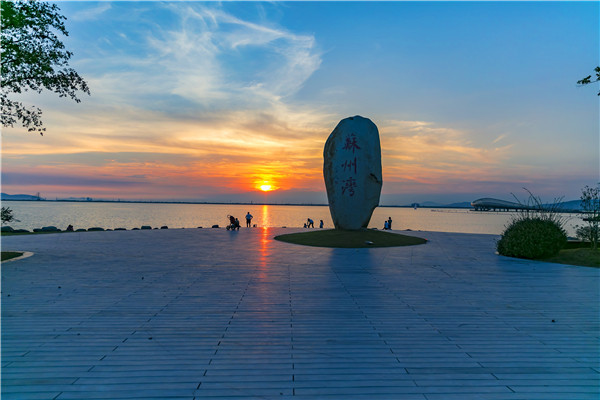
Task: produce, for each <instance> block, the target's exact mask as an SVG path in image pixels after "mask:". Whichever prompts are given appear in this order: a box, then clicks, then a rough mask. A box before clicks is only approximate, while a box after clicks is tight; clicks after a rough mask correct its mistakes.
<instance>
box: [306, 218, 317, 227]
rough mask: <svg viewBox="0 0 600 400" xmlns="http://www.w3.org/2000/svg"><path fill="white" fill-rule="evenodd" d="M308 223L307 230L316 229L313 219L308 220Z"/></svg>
mask: <svg viewBox="0 0 600 400" xmlns="http://www.w3.org/2000/svg"><path fill="white" fill-rule="evenodd" d="M306 222H307V224H306V227H307V228H314V227H315V222H314V221H313V220H312V219H310V218H308V219H307V220H306Z"/></svg>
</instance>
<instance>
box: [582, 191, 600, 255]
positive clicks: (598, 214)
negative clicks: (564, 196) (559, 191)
mask: <svg viewBox="0 0 600 400" xmlns="http://www.w3.org/2000/svg"><path fill="white" fill-rule="evenodd" d="M580 199H581V210H582V213H581V214H582V218H583V220H584V221H586V222H587V226H586V227H583V228H579V229H578V233H579V234H580V235H581V236H582V237H583V238H584V239H587V240H589V241H590V242H591V244H592V248H593V249H597V248H598V239H599V236H600V183H598V184H597V185H596V187H590V186H587V185H586V186H585V187H584V188H583V189H582V190H581V197H580Z"/></svg>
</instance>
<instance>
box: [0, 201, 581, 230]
mask: <svg viewBox="0 0 600 400" xmlns="http://www.w3.org/2000/svg"><path fill="white" fill-rule="evenodd" d="M2 204H3V206H7V207H10V208H11V209H12V210H13V211H14V213H13V214H14V215H15V217H16V218H17V219H19V220H20V222H13V223H11V224H10V225H11V226H12V227H13V228H15V229H17V228H24V229H29V230H32V229H34V228H41V227H43V226H50V225H52V226H56V227H58V228H60V229H65V228H66V227H67V225H69V224H71V225H73V227H74V228H75V229H78V228H85V229H87V228H91V227H96V226H98V227H102V228H105V229H114V228H126V229H132V228H139V227H141V226H142V225H150V226H152V227H153V228H156V227H158V228H160V227H161V226H163V225H166V226H168V227H169V228H197V227H200V226H201V227H204V228H210V227H211V226H212V225H216V224H218V225H219V226H221V227H224V226H225V225H226V224H227V223H228V218H227V217H228V215H233V216H235V217H237V218H239V220H240V221H241V224H242V226H245V224H246V220H245V219H244V216H245V215H246V213H247V212H248V211H250V214H252V215H253V216H254V219H253V220H252V223H253V224H256V225H257V226H259V227H282V226H286V227H290V228H291V227H302V226H303V224H304V222H305V221H306V219H307V218H308V217H310V218H312V219H313V220H314V221H315V226H316V227H318V226H319V220H321V219H322V220H323V222H324V224H325V228H332V227H333V223H332V221H331V215H330V214H329V207H327V206H283V205H229V204H154V203H94V202H90V203H86V202H82V203H78V202H50V201H41V202H37V201H32V202H27V201H5V202H3V203H2ZM388 217H392V220H393V221H394V222H393V226H392V227H393V229H394V230H405V229H411V230H422V231H440V232H462V233H488V234H500V233H501V232H502V231H503V229H504V227H505V225H506V223H507V222H508V221H509V220H510V217H511V213H506V212H503V213H494V212H475V211H470V210H466V209H435V208H419V209H416V210H414V209H412V208H397V207H378V208H376V209H375V211H374V212H373V217H372V218H371V223H370V225H369V227H370V228H379V229H381V228H383V222H384V220H386V219H387V218H388ZM566 217H567V218H570V220H569V221H568V222H567V227H566V228H567V233H568V234H569V235H571V236H573V235H574V232H575V228H574V225H577V224H582V221H581V220H580V219H579V218H577V217H576V216H575V215H572V216H571V215H566Z"/></svg>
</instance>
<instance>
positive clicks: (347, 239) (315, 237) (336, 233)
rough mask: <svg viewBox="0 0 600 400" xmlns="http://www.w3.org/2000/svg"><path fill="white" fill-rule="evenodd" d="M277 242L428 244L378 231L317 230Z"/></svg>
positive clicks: (346, 245) (349, 245) (358, 245)
mask: <svg viewBox="0 0 600 400" xmlns="http://www.w3.org/2000/svg"><path fill="white" fill-rule="evenodd" d="M275 240H279V241H282V242H287V243H293V244H300V245H304V246H315V247H341V248H362V247H395V246H414V245H417V244H424V243H427V240H426V239H422V238H418V237H414V236H408V235H402V234H399V233H389V232H383V231H377V230H368V229H365V230H357V231H345V230H338V229H327V230H315V231H309V232H299V233H290V234H286V235H279V236H275Z"/></svg>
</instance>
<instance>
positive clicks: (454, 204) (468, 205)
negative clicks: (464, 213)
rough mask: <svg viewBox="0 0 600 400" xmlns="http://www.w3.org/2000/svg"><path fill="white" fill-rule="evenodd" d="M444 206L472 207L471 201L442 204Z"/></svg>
mask: <svg viewBox="0 0 600 400" xmlns="http://www.w3.org/2000/svg"><path fill="white" fill-rule="evenodd" d="M442 207H448V208H472V207H471V202H470V201H462V202H460V203H452V204H446V205H445V206H442Z"/></svg>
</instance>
